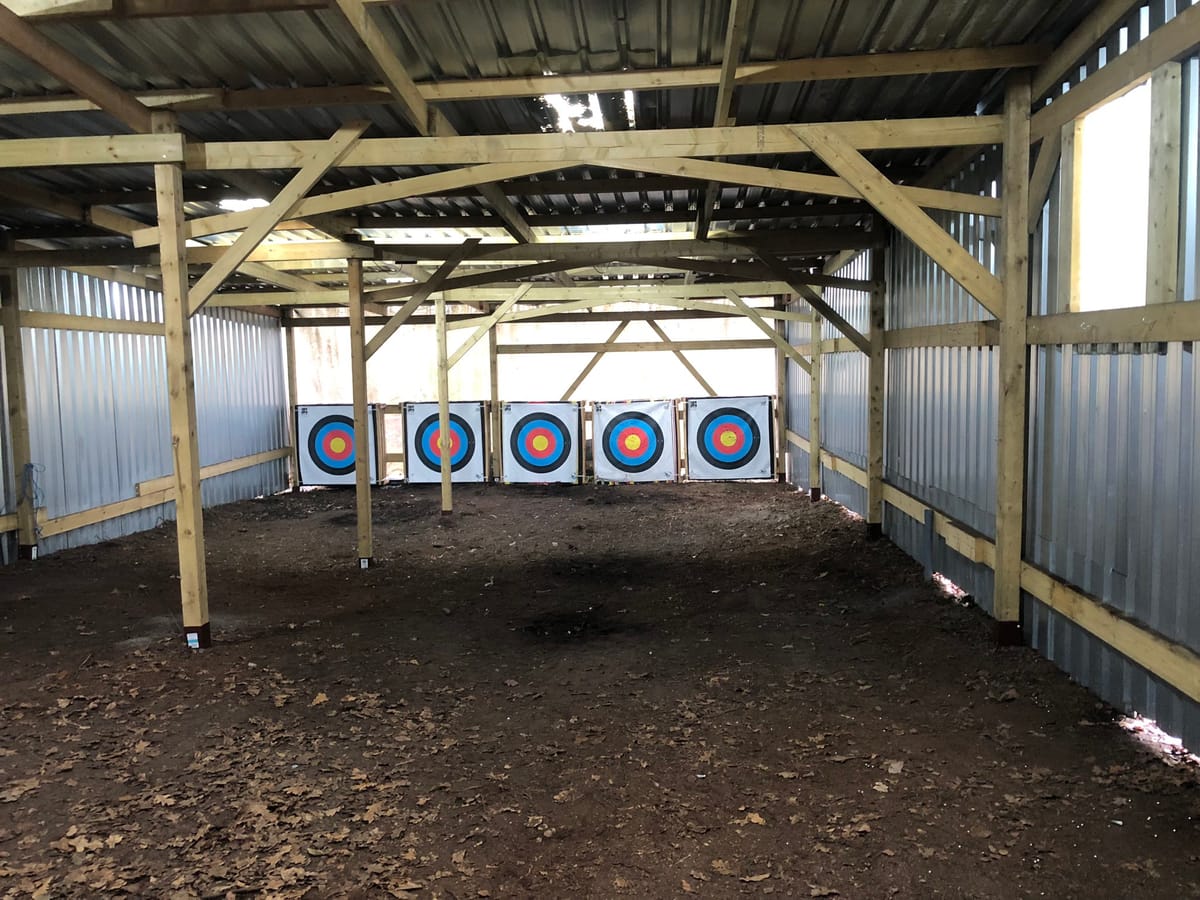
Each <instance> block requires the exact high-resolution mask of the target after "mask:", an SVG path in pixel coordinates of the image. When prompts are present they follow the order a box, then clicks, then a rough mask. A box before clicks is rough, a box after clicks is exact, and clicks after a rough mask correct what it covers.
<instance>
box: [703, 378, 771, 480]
mask: <svg viewBox="0 0 1200 900" xmlns="http://www.w3.org/2000/svg"><path fill="white" fill-rule="evenodd" d="M687 420H688V421H687V432H688V478H690V479H693V480H697V481H722V480H730V479H753V478H770V477H772V476H773V475H774V472H773V461H772V451H771V444H772V435H771V398H770V397H725V398H722V397H718V398H711V399H710V398H705V399H703V400H689V401H687Z"/></svg>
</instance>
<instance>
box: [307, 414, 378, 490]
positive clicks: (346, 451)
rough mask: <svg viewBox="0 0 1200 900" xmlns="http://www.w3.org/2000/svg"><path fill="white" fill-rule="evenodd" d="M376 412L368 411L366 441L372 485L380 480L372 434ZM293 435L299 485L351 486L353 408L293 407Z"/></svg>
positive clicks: (353, 451) (354, 455)
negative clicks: (298, 465)
mask: <svg viewBox="0 0 1200 900" xmlns="http://www.w3.org/2000/svg"><path fill="white" fill-rule="evenodd" d="M377 416H378V410H377V409H376V407H374V406H369V407H368V408H367V439H368V441H369V443H370V448H369V449H370V453H369V454H368V460H369V468H370V473H371V483H372V484H375V483H377V482H378V480H379V473H378V472H377V471H376V453H375V435H376V429H375V425H376V421H375V420H376V418H377ZM296 435H297V441H298V443H299V447H300V482H301V483H302V484H308V485H323V486H335V485H342V484H353V483H354V464H355V460H356V458H357V455H358V454H357V452H356V450H357V448H356V446H355V440H354V409H353V407H351V406H341V405H324V406H320V405H318V406H298V407H296Z"/></svg>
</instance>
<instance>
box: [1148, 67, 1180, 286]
mask: <svg viewBox="0 0 1200 900" xmlns="http://www.w3.org/2000/svg"><path fill="white" fill-rule="evenodd" d="M1150 92H1151V98H1150V223H1149V234H1148V237H1147V253H1146V303H1147V305H1153V304H1161V303H1175V302H1176V301H1177V300H1178V299H1179V212H1180V199H1179V198H1180V186H1181V184H1182V178H1181V174H1180V170H1181V168H1182V164H1183V71H1182V69H1181V67H1180V65H1179V63H1177V62H1169V63H1166V64H1164V65H1162V66H1159V67H1158V68H1157V69H1155V70H1154V75H1153V76H1152V77H1151V79H1150Z"/></svg>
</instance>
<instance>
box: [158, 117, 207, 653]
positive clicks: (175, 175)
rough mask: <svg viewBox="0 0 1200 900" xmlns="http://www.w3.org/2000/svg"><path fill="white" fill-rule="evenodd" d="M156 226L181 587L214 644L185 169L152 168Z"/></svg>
mask: <svg viewBox="0 0 1200 900" xmlns="http://www.w3.org/2000/svg"><path fill="white" fill-rule="evenodd" d="M175 127H176V123H175V122H174V120H173V117H172V116H170V115H169V114H166V113H155V130H156V131H169V130H172V129H174V128H175ZM154 182H155V186H156V189H157V192H158V225H159V229H160V231H161V232H162V244H161V248H162V250H161V252H162V281H163V315H164V326H165V333H166V345H167V346H166V356H167V403H168V407H169V411H170V422H171V447H172V455H173V457H174V461H175V467H174V468H175V534H176V543H177V545H178V548H179V589H180V594H181V599H182V604H183V627H184V632H185V635H186V637H187V642H188V646H189V647H193V648H197V649H199V648H204V647H207V646H210V645H211V643H212V633H211V628H210V625H209V614H208V573H207V564H206V560H205V554H204V514H203V508H202V504H201V498H200V446H199V441H198V439H197V435H196V384H195V381H194V372H195V368H194V366H193V363H192V332H191V318H190V316H189V311H188V305H187V299H188V276H187V252H188V251H187V242H186V240H185V238H184V235H183V169H182V167H180V166H178V165H171V164H164V165H158V166H155V167H154Z"/></svg>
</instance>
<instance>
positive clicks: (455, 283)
mask: <svg viewBox="0 0 1200 900" xmlns="http://www.w3.org/2000/svg"><path fill="white" fill-rule="evenodd" d="M573 268H577V266H576V264H575V263H573V262H560V261H558V260H554V261H551V262H544V263H534V264H533V265H527V266H510V267H508V268H502V269H493V270H490V271H487V272H476V273H473V274H471V275H459V276H458V277H456V278H447V279H446V280H445V281H444V282H443V283H442V290H443V291H457V290H463V289H466V288H472V287H481V286H485V285H489V284H499V283H504V282H508V281H510V280H513V279H519V278H535V277H537V276H538V275H552V274H554V273H556V272H564V271H568V270H570V269H573ZM421 284H422V282H418V283H416V284H405V285H400V286H399V287H390V288H377V289H376V290H373V291H371V292H369V293H368V295H367V296H368V298H369V299H370V300H371V301H372V302H373V303H391V302H392V301H394V300H400V299H403V298H406V297H411V296H412V295H413V294H416V293H417V292H418V291H420V290H421ZM515 287H516V285H512V286H511V287H510V286H508V285H506V286H505V290H512V289H514V288H515ZM452 299H453V298H452ZM501 302H503V301H501Z"/></svg>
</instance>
